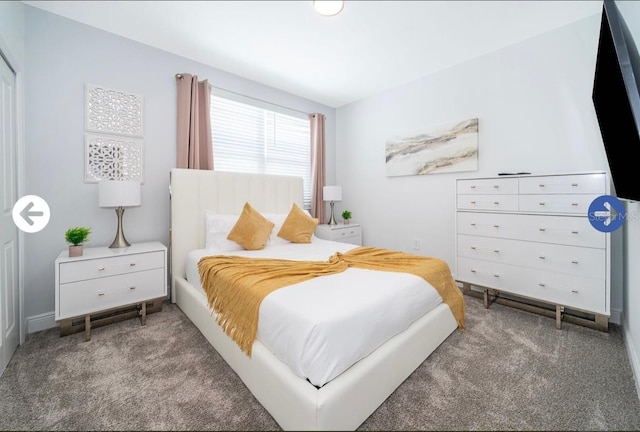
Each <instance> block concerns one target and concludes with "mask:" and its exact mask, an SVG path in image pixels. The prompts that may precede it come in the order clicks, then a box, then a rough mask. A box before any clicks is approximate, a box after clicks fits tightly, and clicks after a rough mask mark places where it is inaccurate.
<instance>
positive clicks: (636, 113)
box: [592, 0, 640, 201]
mask: <svg viewBox="0 0 640 432" xmlns="http://www.w3.org/2000/svg"><path fill="white" fill-rule="evenodd" d="M639 74H640V56H639V55H638V50H637V48H636V45H635V43H634V40H633V38H632V37H631V33H630V32H629V29H628V27H627V25H626V24H625V22H624V20H623V18H622V15H621V14H620V11H619V9H618V7H617V6H616V4H615V3H614V1H613V0H605V1H604V4H603V9H602V22H601V25H600V40H599V43H598V54H597V59H596V72H595V76H594V80H593V95H592V97H593V105H594V107H595V111H596V114H597V116H598V123H599V125H600V131H601V133H602V141H603V142H604V148H605V151H606V154H607V159H608V161H609V168H610V171H611V178H612V180H613V186H614V189H615V193H616V196H618V198H623V199H627V200H632V201H640V176H639V175H638V169H637V168H636V167H637V165H636V164H635V163H633V162H635V160H636V154H637V152H638V151H640V132H639V129H638V126H639V125H640V94H639V93H638V82H637V81H636V77H638V76H639Z"/></svg>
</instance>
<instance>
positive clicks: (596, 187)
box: [519, 174, 607, 195]
mask: <svg viewBox="0 0 640 432" xmlns="http://www.w3.org/2000/svg"><path fill="white" fill-rule="evenodd" d="M519 180H520V185H519V187H520V193H521V194H596V195H603V194H605V193H606V190H607V185H606V176H605V175H604V174H577V175H560V176H541V177H522V178H520V179H519Z"/></svg>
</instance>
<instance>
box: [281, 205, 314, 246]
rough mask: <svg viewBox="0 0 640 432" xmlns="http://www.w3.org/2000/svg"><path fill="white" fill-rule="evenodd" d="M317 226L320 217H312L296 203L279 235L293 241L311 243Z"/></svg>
mask: <svg viewBox="0 0 640 432" xmlns="http://www.w3.org/2000/svg"><path fill="white" fill-rule="evenodd" d="M317 226H318V219H316V218H312V217H310V216H309V215H308V214H307V213H305V212H304V210H302V209H301V208H300V207H298V206H297V205H296V204H295V203H294V204H293V206H291V211H290V212H289V214H288V215H287V218H286V219H285V220H284V223H283V224H282V228H280V231H279V232H278V237H281V238H283V239H285V240H289V241H290V242H292V243H311V236H312V235H313V233H314V232H315V231H316V227H317Z"/></svg>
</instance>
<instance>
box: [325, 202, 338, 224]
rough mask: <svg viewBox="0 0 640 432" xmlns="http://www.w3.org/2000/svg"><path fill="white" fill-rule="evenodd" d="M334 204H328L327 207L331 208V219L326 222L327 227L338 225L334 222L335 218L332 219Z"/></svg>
mask: <svg viewBox="0 0 640 432" xmlns="http://www.w3.org/2000/svg"><path fill="white" fill-rule="evenodd" d="M334 204H335V203H334V202H333V201H331V202H329V205H330V206H331V218H330V219H329V222H327V225H338V222H336V218H335V217H333V205H334Z"/></svg>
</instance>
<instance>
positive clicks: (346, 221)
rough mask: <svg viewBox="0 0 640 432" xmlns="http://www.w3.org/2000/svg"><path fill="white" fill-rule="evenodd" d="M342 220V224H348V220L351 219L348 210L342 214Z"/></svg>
mask: <svg viewBox="0 0 640 432" xmlns="http://www.w3.org/2000/svg"><path fill="white" fill-rule="evenodd" d="M342 219H344V224H345V225H347V224H349V219H351V212H350V211H349V210H345V211H343V212H342Z"/></svg>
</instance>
